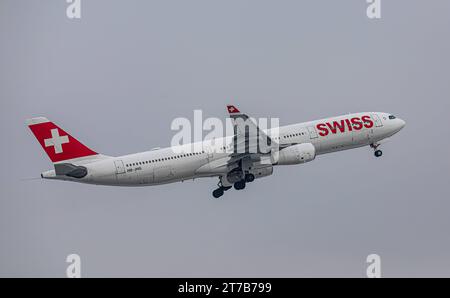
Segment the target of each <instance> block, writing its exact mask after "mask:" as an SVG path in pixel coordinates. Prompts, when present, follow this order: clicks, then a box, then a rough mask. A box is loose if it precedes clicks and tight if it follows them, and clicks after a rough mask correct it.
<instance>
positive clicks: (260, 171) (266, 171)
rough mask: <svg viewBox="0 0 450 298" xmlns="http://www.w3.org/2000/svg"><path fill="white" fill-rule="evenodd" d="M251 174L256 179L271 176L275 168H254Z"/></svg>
mask: <svg viewBox="0 0 450 298" xmlns="http://www.w3.org/2000/svg"><path fill="white" fill-rule="evenodd" d="M249 173H250V174H253V175H254V176H255V179H258V178H262V177H266V176H270V175H272V173H273V166H272V165H270V166H266V167H261V168H254V169H251V170H250V171H249Z"/></svg>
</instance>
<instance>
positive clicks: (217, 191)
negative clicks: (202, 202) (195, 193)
mask: <svg viewBox="0 0 450 298" xmlns="http://www.w3.org/2000/svg"><path fill="white" fill-rule="evenodd" d="M217 186H219V188H217V189H215V190H214V191H213V193H212V195H213V197H214V198H216V199H218V198H220V197H221V196H223V193H224V192H225V191H227V190H229V189H230V188H231V186H226V187H225V186H222V183H221V182H219V183H218V184H217Z"/></svg>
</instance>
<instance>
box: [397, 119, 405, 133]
mask: <svg viewBox="0 0 450 298" xmlns="http://www.w3.org/2000/svg"><path fill="white" fill-rule="evenodd" d="M405 125H406V122H405V121H404V120H402V119H398V126H399V130H400V129H402V128H403V127H405Z"/></svg>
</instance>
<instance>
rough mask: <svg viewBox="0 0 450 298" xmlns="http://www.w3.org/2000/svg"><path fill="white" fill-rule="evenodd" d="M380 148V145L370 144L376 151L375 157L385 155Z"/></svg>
mask: <svg viewBox="0 0 450 298" xmlns="http://www.w3.org/2000/svg"><path fill="white" fill-rule="evenodd" d="M378 146H380V144H370V147H372V148H373V150H374V151H375V152H374V155H375V157H381V156H382V155H383V151H381V150H379V149H378Z"/></svg>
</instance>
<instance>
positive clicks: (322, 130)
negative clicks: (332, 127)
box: [316, 123, 328, 137]
mask: <svg viewBox="0 0 450 298" xmlns="http://www.w3.org/2000/svg"><path fill="white" fill-rule="evenodd" d="M316 128H317V130H318V131H319V135H321V136H322V137H324V136H326V135H328V128H327V126H326V124H325V123H320V124H317V126H316Z"/></svg>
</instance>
